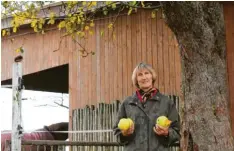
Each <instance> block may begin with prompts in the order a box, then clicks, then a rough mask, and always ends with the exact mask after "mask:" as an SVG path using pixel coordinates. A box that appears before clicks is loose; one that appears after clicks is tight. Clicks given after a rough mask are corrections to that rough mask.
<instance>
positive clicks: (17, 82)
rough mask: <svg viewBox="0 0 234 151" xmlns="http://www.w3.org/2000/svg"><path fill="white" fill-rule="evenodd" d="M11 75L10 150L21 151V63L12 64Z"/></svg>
mask: <svg viewBox="0 0 234 151" xmlns="http://www.w3.org/2000/svg"><path fill="white" fill-rule="evenodd" d="M12 73H13V75H12V89H13V102H12V134H11V141H12V142H11V150H12V151H21V136H22V127H21V119H22V117H21V93H22V89H23V83H22V82H23V81H22V63H21V62H15V63H14V64H13V72H12Z"/></svg>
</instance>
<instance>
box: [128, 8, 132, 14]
mask: <svg viewBox="0 0 234 151" xmlns="http://www.w3.org/2000/svg"><path fill="white" fill-rule="evenodd" d="M131 13H132V7H130V8H129V10H128V15H130V14H131Z"/></svg>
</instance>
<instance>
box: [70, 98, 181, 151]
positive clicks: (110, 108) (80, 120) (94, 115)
mask: <svg viewBox="0 0 234 151" xmlns="http://www.w3.org/2000/svg"><path fill="white" fill-rule="evenodd" d="M169 97H170V99H171V100H173V101H174V102H175V104H176V107H177V109H178V108H179V97H177V96H173V95H172V96H169ZM120 104H121V103H120V102H119V101H114V102H113V103H112V104H106V103H99V104H98V106H97V107H96V108H95V107H94V106H86V108H84V109H76V110H73V116H72V117H73V125H72V129H73V131H80V132H84V133H73V134H72V140H73V141H87V142H116V141H117V140H116V137H115V136H114V135H113V131H111V129H112V128H113V127H114V124H115V118H116V115H117V112H118V110H119V107H120ZM92 130H96V132H95V131H94V132H93V133H88V132H89V131H92ZM86 131H87V132H86ZM177 146H179V144H177V145H176V146H175V147H171V148H170V150H171V151H177V150H178V149H179V147H177ZM122 149H123V147H122V146H115V147H114V146H78V147H75V146H74V147H73V151H121V150H122Z"/></svg>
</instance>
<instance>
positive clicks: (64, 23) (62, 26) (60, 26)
mask: <svg viewBox="0 0 234 151" xmlns="http://www.w3.org/2000/svg"><path fill="white" fill-rule="evenodd" d="M65 26H66V22H65V21H61V22H60V23H59V25H58V28H59V30H61V28H64V27H65Z"/></svg>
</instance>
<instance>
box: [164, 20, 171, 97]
mask: <svg viewBox="0 0 234 151" xmlns="http://www.w3.org/2000/svg"><path fill="white" fill-rule="evenodd" d="M162 39H163V67H164V69H163V73H164V90H165V93H166V94H169V87H170V79H169V71H170V70H169V61H170V60H169V58H168V56H169V54H168V32H167V26H166V25H165V24H164V25H163V37H162Z"/></svg>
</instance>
